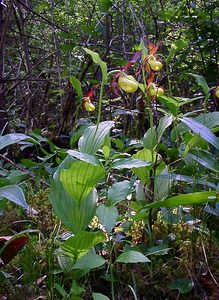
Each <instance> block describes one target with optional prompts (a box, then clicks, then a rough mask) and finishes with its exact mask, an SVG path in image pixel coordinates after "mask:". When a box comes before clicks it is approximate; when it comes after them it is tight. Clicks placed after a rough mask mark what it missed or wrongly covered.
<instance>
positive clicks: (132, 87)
mask: <svg viewBox="0 0 219 300" xmlns="http://www.w3.org/2000/svg"><path fill="white" fill-rule="evenodd" d="M118 85H119V87H120V88H121V89H122V90H123V91H125V92H126V93H134V92H136V91H137V89H138V82H137V81H136V80H135V78H134V77H133V76H132V75H125V74H121V75H120V77H119V79H118Z"/></svg>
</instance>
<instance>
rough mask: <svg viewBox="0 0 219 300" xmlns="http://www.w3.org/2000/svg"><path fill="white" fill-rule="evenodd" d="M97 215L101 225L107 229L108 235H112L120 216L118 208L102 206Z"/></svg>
mask: <svg viewBox="0 0 219 300" xmlns="http://www.w3.org/2000/svg"><path fill="white" fill-rule="evenodd" d="M96 213H97V217H98V220H99V221H100V224H101V225H103V226H104V227H105V229H106V231H107V232H108V233H110V232H111V230H112V229H113V227H114V226H115V225H116V222H117V219H118V216H119V214H118V210H117V208H116V207H115V206H105V205H103V204H100V205H99V206H98V208H97V212H96Z"/></svg>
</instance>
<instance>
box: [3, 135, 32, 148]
mask: <svg viewBox="0 0 219 300" xmlns="http://www.w3.org/2000/svg"><path fill="white" fill-rule="evenodd" d="M29 138H30V137H29V136H28V135H25V134H22V133H9V134H6V135H3V136H0V150H2V149H3V148H5V147H7V146H10V145H12V144H16V143H19V142H21V141H24V140H26V139H29Z"/></svg>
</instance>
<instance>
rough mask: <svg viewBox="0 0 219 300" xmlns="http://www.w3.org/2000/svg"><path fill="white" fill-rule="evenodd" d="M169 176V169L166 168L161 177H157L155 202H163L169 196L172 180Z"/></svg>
mask: <svg viewBox="0 0 219 300" xmlns="http://www.w3.org/2000/svg"><path fill="white" fill-rule="evenodd" d="M163 175H166V176H163ZM168 175H169V172H168V167H166V168H165V169H164V170H163V171H162V172H161V173H160V174H159V175H157V176H155V179H154V199H155V200H163V199H166V198H167V197H168V196H169V192H170V188H171V182H172V180H171V179H170V177H169V178H168Z"/></svg>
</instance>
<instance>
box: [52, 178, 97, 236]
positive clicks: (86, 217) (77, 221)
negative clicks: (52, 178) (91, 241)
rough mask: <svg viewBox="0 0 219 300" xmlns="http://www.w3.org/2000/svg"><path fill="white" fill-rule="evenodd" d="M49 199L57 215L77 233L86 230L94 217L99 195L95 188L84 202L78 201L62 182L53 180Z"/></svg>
mask: <svg viewBox="0 0 219 300" xmlns="http://www.w3.org/2000/svg"><path fill="white" fill-rule="evenodd" d="M49 199H50V201H51V203H52V206H53V210H54V212H55V214H56V216H57V217H58V218H59V219H60V220H61V221H62V223H63V224H64V225H65V226H66V227H67V228H68V229H70V230H71V231H72V232H73V233H74V234H77V233H79V232H81V231H83V230H85V229H86V228H87V226H88V225H89V224H90V222H91V220H92V218H93V217H94V215H95V212H96V208H97V200H98V197H97V192H96V190H95V189H93V190H92V192H91V193H90V194H89V195H88V196H87V198H85V199H84V201H83V202H82V203H78V201H75V200H74V199H73V198H71V197H70V195H69V194H68V193H67V192H66V191H65V189H64V188H63V185H62V184H61V182H53V183H52V185H51V189H50V196H49Z"/></svg>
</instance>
